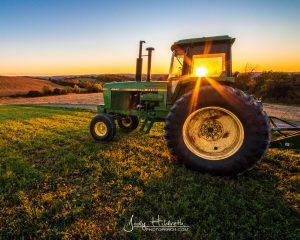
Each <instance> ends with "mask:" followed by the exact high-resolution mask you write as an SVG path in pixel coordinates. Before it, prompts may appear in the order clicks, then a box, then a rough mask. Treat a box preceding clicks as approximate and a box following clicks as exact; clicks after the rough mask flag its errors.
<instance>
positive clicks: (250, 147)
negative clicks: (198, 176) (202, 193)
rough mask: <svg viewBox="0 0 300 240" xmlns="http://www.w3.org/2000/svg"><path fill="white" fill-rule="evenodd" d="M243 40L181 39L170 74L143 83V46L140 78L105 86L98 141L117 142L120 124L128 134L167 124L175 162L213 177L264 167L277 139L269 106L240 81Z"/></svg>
mask: <svg viewBox="0 0 300 240" xmlns="http://www.w3.org/2000/svg"><path fill="white" fill-rule="evenodd" d="M234 41H235V39H234V38H231V37H229V36H216V37H204V38H194V39H185V40H180V41H178V42H175V43H174V44H173V45H172V47H171V50H172V60H171V66H170V73H169V77H168V79H167V80H166V81H151V57H152V52H153V50H154V49H153V48H147V49H146V50H147V51H148V54H147V56H148V67H147V69H148V71H147V78H146V80H145V81H142V61H143V59H142V56H143V55H142V45H143V43H144V41H140V48H139V57H138V58H137V65H136V66H137V67H136V79H135V80H136V81H132V82H113V83H107V84H105V85H104V89H103V95H104V104H102V105H99V106H98V115H96V116H95V117H94V118H93V119H92V121H91V123H90V133H91V136H92V137H93V138H94V139H95V140H96V141H100V142H102V141H111V140H112V139H113V138H114V136H115V134H116V122H117V124H118V125H119V127H120V128H121V129H122V130H124V131H127V132H130V131H132V130H134V129H136V128H137V127H138V126H139V124H141V127H140V131H141V132H142V133H148V132H149V131H150V129H151V127H152V126H153V124H154V123H155V122H165V137H166V141H167V145H168V148H169V150H170V152H171V154H172V155H173V156H174V161H175V162H176V163H180V164H183V165H185V166H186V167H187V168H189V169H193V170H197V171H201V172H207V173H210V174H213V175H237V174H241V173H243V172H245V171H247V170H249V169H251V168H253V167H254V166H255V165H256V164H258V163H259V162H260V160H261V159H262V158H263V156H264V155H265V153H266V151H267V149H268V147H269V144H270V139H271V125H270V121H269V119H268V116H267V114H266V113H265V112H264V111H263V108H262V105H261V103H260V102H259V101H257V100H256V99H254V98H253V97H252V96H249V95H247V94H246V93H244V92H242V91H240V90H238V89H235V88H233V87H232V84H233V83H234V81H235V74H232V64H231V63H232V61H231V60H232V59H231V46H232V44H233V43H234Z"/></svg>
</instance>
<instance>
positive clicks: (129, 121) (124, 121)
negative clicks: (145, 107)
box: [118, 115, 139, 132]
mask: <svg viewBox="0 0 300 240" xmlns="http://www.w3.org/2000/svg"><path fill="white" fill-rule="evenodd" d="M118 125H119V127H120V128H121V129H122V130H124V131H126V132H131V131H133V130H135V129H136V128H137V127H138V126H139V118H138V117H137V116H133V115H126V116H124V117H122V118H119V119H118Z"/></svg>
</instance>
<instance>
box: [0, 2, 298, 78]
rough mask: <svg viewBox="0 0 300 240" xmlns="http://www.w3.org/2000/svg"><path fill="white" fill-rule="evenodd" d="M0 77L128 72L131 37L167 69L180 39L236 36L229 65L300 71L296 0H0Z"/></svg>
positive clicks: (133, 49) (131, 68)
mask: <svg viewBox="0 0 300 240" xmlns="http://www.w3.org/2000/svg"><path fill="white" fill-rule="evenodd" d="M0 11H1V14H0V36H1V38H0V74H2V75H42V74H47V75H54V74H80V73H82V74H86V73H125V72H127V73H130V72H131V73H133V72H134V71H135V58H136V55H137V52H138V49H137V48H138V41H139V40H141V39H142V40H145V41H146V42H147V44H146V46H153V47H155V49H156V50H155V52H154V59H153V61H154V62H153V71H154V72H155V73H161V72H167V71H168V65H169V61H170V45H171V44H172V43H173V42H174V41H176V40H179V39H183V38H190V37H201V36H212V35H224V34H228V35H230V36H232V37H235V38H236V42H235V44H234V45H233V67H234V69H235V70H240V71H242V70H243V68H244V66H245V65H246V64H247V63H248V64H251V65H257V68H258V70H260V71H261V70H271V69H273V70H279V71H300V27H299V26H300V1H296V0H295V1H288V0H287V1H256V0H252V1H214V0H212V1H201V0H199V1H194V0H186V1H164V0H161V1H134V0H133V1H129V0H128V1H100V0H99V1H89V0H87V1H83V0H81V1H79V0H73V1H72V0H68V1H67V0H62V1H55V0H52V1H48V0H44V1H42V0H35V1H33V0H30V1H29V0H28V1H27V0H22V1H21V0H18V1H17V0H1V1H0Z"/></svg>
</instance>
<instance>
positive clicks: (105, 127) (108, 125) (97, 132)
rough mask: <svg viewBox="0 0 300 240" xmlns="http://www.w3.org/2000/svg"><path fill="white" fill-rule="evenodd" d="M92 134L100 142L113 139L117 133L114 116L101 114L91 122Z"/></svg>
mask: <svg viewBox="0 0 300 240" xmlns="http://www.w3.org/2000/svg"><path fill="white" fill-rule="evenodd" d="M90 134H91V136H92V137H93V138H94V139H95V140H96V141H99V142H108V141H111V140H112V139H113V138H114V136H115V135H116V124H115V122H114V119H113V117H112V116H110V115H108V114H99V115H97V116H95V117H94V118H93V119H92V121H91V123H90Z"/></svg>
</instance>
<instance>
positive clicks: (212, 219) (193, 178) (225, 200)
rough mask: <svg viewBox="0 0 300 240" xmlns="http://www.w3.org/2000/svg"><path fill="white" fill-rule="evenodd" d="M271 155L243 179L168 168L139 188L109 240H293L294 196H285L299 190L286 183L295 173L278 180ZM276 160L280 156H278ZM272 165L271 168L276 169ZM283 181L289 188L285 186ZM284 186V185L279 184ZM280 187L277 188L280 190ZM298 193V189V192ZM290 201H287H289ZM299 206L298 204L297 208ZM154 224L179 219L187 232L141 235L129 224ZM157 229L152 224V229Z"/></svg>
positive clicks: (296, 214)
mask: <svg viewBox="0 0 300 240" xmlns="http://www.w3.org/2000/svg"><path fill="white" fill-rule="evenodd" d="M274 154H275V155H276V151H273V152H272V153H271V154H269V155H268V158H267V159H265V161H266V162H267V164H266V165H265V166H264V165H263V166H261V167H260V168H259V169H255V170H253V171H251V172H249V173H247V174H245V175H243V176H240V177H237V178H234V179H229V178H221V177H212V176H209V175H204V174H200V173H197V172H192V171H189V170H186V169H184V168H181V167H176V166H174V167H171V168H170V171H169V172H168V173H167V174H166V175H165V176H164V177H163V178H160V179H156V180H155V179H154V180H152V181H150V182H149V183H148V184H147V185H146V186H145V191H144V195H143V196H142V197H140V198H138V199H136V200H135V202H134V203H133V204H132V206H131V208H129V209H128V210H127V211H126V214H125V215H124V216H123V218H122V219H121V220H120V221H119V224H118V231H117V234H116V235H114V237H116V238H119V239H124V238H126V239H296V238H297V236H298V237H299V233H300V232H299V226H300V221H299V209H298V210H297V209H296V207H295V206H296V203H295V201H297V200H296V199H297V197H296V194H295V196H291V197H292V198H293V199H292V201H288V199H287V198H286V196H287V194H288V192H289V191H291V189H294V191H295V192H296V187H297V186H298V187H299V182H298V185H297V183H296V181H293V180H292V179H293V178H294V177H296V176H297V172H298V173H299V155H297V157H298V171H297V172H296V171H295V172H291V170H290V171H289V174H287V173H286V172H285V173H284V174H285V175H289V176H290V177H289V178H285V179H282V178H280V177H278V172H282V171H287V169H286V168H282V164H281V163H278V161H277V160H278V159H276V157H275V156H274ZM280 155H282V154H280ZM284 160H285V161H286V162H285V163H284V164H286V166H288V165H293V164H295V162H294V161H297V159H296V158H293V157H290V158H287V159H284ZM276 164H277V165H276ZM287 182H289V183H287ZM284 183H285V185H284ZM280 186H281V188H280ZM298 191H299V188H298ZM290 200H291V199H290ZM298 207H299V205H298ZM132 215H134V218H133V219H134V220H133V222H136V223H139V222H140V221H142V222H143V223H146V225H148V226H149V225H150V226H152V224H151V220H152V219H154V220H157V219H158V216H159V217H160V219H161V220H162V219H164V220H166V221H168V220H170V221H172V222H176V221H178V220H180V221H181V222H182V223H183V224H184V225H188V226H190V228H189V231H186V232H176V231H170V232H169V231H162V232H161V231H153V232H151V231H149V230H148V231H144V230H142V228H134V229H133V231H132V232H130V233H126V232H125V231H124V230H123V227H124V226H125V227H126V229H131V227H132V225H130V222H129V220H130V219H131V217H132ZM155 226H157V223H156V224H155Z"/></svg>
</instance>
